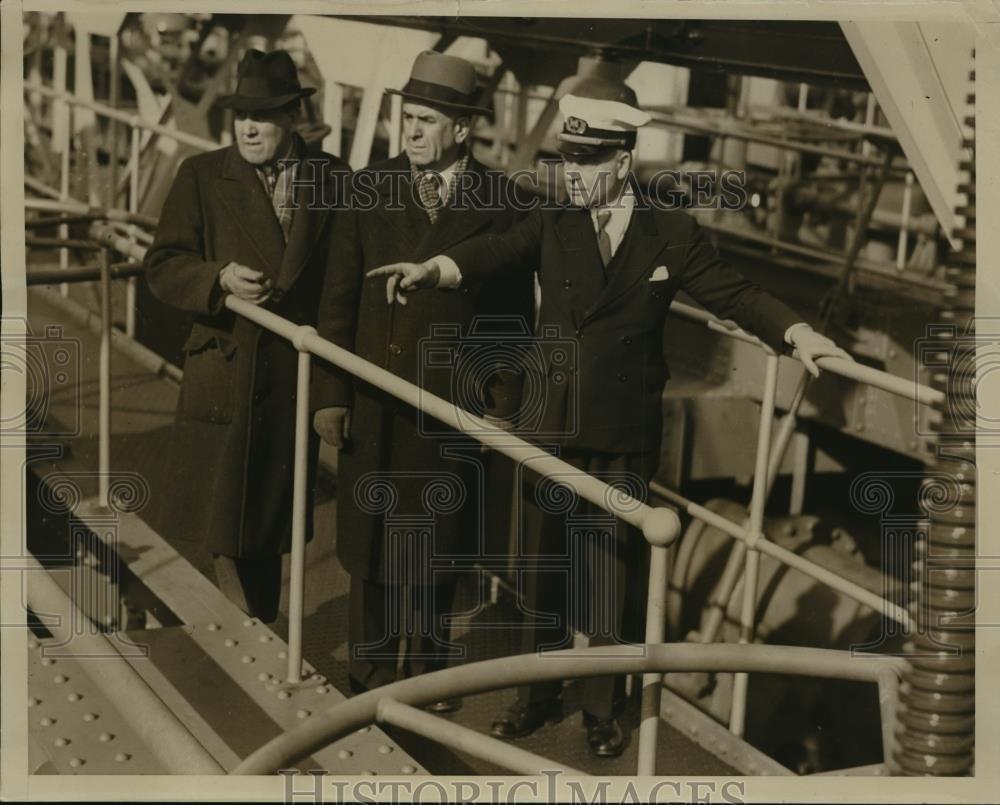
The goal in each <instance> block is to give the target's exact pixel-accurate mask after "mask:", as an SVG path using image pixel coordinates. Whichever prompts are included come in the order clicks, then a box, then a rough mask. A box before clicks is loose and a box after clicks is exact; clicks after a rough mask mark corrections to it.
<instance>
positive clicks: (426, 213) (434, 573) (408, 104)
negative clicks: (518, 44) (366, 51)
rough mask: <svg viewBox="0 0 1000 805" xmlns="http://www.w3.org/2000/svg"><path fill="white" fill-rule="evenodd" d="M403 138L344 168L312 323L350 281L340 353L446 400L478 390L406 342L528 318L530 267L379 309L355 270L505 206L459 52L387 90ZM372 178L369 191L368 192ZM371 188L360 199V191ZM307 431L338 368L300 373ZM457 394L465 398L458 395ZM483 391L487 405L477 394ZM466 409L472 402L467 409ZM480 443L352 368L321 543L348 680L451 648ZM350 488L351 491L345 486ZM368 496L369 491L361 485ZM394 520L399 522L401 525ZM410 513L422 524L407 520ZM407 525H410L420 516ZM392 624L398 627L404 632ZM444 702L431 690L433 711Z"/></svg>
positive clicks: (476, 537) (460, 231) (320, 427)
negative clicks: (345, 592) (329, 524)
mask: <svg viewBox="0 0 1000 805" xmlns="http://www.w3.org/2000/svg"><path fill="white" fill-rule="evenodd" d="M390 92H393V93H397V94H399V95H401V96H402V124H403V132H402V146H403V152H402V153H401V154H399V155H398V156H396V157H394V158H391V159H389V160H386V161H384V162H381V163H378V164H374V165H371V166H369V167H368V168H366V169H365V170H364V171H359V172H358V173H357V174H355V175H354V179H355V180H356V181H354V182H352V185H355V186H356V187H359V188H364V193H363V197H362V194H361V193H359V197H358V198H357V199H355V200H356V201H357V203H356V204H353V203H352V204H349V205H348V207H350V209H349V210H348V211H346V212H345V213H343V214H340V213H338V219H337V221H336V223H335V226H334V236H333V248H334V250H335V256H334V261H333V263H332V265H331V271H330V274H329V276H328V286H327V288H325V289H324V292H323V298H322V301H321V303H320V316H319V327H318V329H319V333H320V335H322V336H327V335H328V334H329V333H330V328H331V326H334V327H335V326H336V323H337V322H339V321H341V320H342V319H343V318H344V316H345V315H346V314H345V313H344V310H343V308H344V306H345V304H347V300H348V298H349V295H348V294H344V293H343V292H342V291H341V289H342V287H343V286H344V284H345V283H347V282H349V281H353V282H355V283H356V286H357V288H358V294H359V296H360V305H359V307H358V315H357V330H356V335H355V340H354V350H355V352H356V353H357V354H358V355H359V356H360V357H362V358H364V359H365V360H368V361H370V362H372V363H373V364H375V365H376V366H379V367H381V368H383V369H386V370H388V371H389V372H392V373H393V374H395V375H397V376H398V377H400V378H402V379H404V380H407V381H409V382H411V383H414V384H417V385H420V386H421V387H422V388H424V389H426V390H427V391H429V392H431V393H432V394H435V395H437V396H440V397H443V398H445V399H447V400H458V399H459V398H462V400H463V404H464V403H465V402H467V398H468V397H469V396H473V397H476V398H477V400H478V398H479V396H480V392H483V389H471V392H472V394H471V395H467V394H465V393H464V392H465V391H468V390H466V389H457V388H456V387H455V385H454V383H455V382H456V377H455V374H454V372H453V371H451V370H449V369H448V368H447V367H440V366H429V365H425V364H422V362H421V344H422V342H423V343H427V341H428V340H433V341H435V342H436V343H437V346H439V347H441V348H443V349H444V350H448V349H454V348H457V346H458V345H460V344H461V343H462V342H463V339H465V338H466V337H467V336H468V334H469V332H470V328H471V326H472V323H473V320H474V318H475V317H477V316H481V315H484V314H492V315H495V316H502V315H505V316H513V317H514V319H515V320H516V319H517V318H518V317H522V319H521V321H522V327H523V326H525V325H524V324H523V322H525V321H530V318H529V317H530V315H531V304H532V283H531V276H530V274H528V275H525V276H522V277H514V278H510V279H508V278H501V279H500V280H498V281H496V282H487V283H483V284H482V285H479V286H477V287H474V288H468V289H463V290H461V291H459V292H458V293H453V292H451V291H440V292H434V293H431V294H429V298H428V299H427V300H426V302H427V304H425V305H420V306H412V307H410V308H396V309H389V308H388V307H387V306H386V305H385V304H384V301H383V300H384V291H383V287H382V283H381V282H379V281H375V280H365V276H364V275H365V272H366V271H367V270H369V269H372V268H375V267H376V266H380V265H384V264H385V263H387V262H394V261H398V260H424V259H426V258H428V257H430V256H432V255H435V254H438V253H439V252H441V251H442V250H444V249H448V248H450V247H452V246H455V245H456V244H459V243H462V242H463V241H465V240H467V239H468V238H470V237H471V236H473V235H476V234H479V233H483V232H494V233H497V232H503V231H504V230H505V229H507V228H508V227H509V226H511V225H512V224H513V223H514V222H515V214H514V213H513V212H512V211H511V210H510V209H508V208H506V207H505V206H503V204H500V203H498V201H500V200H502V199H504V198H505V197H506V196H505V192H504V183H506V179H505V177H504V176H503V175H502V174H499V173H496V172H490V171H487V170H486V168H485V167H484V166H483V165H482V164H481V163H480V162H479V161H477V160H476V159H475V158H474V157H473V156H472V154H471V152H470V147H469V137H470V134H471V130H472V120H473V117H474V116H475V115H478V114H488V113H489V110H488V109H485V108H481V107H480V106H478V105H477V103H476V73H475V68H474V67H473V65H472V64H471V63H470V62H468V61H466V60H464V59H461V58H458V57H455V56H449V55H446V54H441V53H436V52H434V51H425V52H423V53H420V54H419V55H418V56H417V57H416V60H415V61H414V64H413V67H412V70H411V75H410V78H409V81H408V82H407V84H406V85H405V86H404V88H403V89H402V90H390ZM369 189H373V193H370V192H368V191H369ZM372 198H374V199H375V203H374V204H372V203H371V199H372ZM314 389H315V394H314V404H315V405H316V406H317V407H320V408H321V410H319V411H318V412H317V413H316V415H315V418H314V423H315V427H316V430H317V431H318V432H319V433H320V434H321V435H322V437H323V438H324V439H326V440H327V441H329V442H331V443H336V441H337V440H338V438H340V436H341V430H340V427H341V425H340V421H339V420H338V416H337V410H336V409H335V408H334V409H332V410H331V409H329V408H327V407H326V405H327V404H330V403H338V402H339V401H340V397H339V393H340V392H339V383H336V382H334V385H333V389H332V393H331V392H330V390H329V387H328V374H327V372H326V371H325V370H324V368H323V367H321V366H318V367H317V369H316V372H315V377H314ZM490 391H491V395H490V399H488V400H487V399H482V400H481V403H482V407H483V409H484V410H486V409H488V410H494V407H495V406H497V405H499V404H501V402H502V399H503V398H504V397H505V395H506V396H507V397H509V396H510V395H509V393H508V392H506V391H505V389H504V387H503V385H502V383H501V384H498V385H496V386H495V387H493V388H492V389H491V390H490ZM473 404H478V403H477V402H474V403H473ZM491 406H492V407H491ZM481 412H482V411H477V413H481ZM483 470H484V456H483V455H482V453H481V451H480V449H479V447H478V444H477V443H475V442H473V441H472V440H471V439H469V438H468V437H464V436H463V435H462V434H460V433H458V432H456V431H454V430H452V429H450V428H447V427H444V426H439V427H437V426H436V423H434V422H433V421H430V420H429V419H428V418H424V417H422V416H421V415H420V414H419V413H418V412H416V411H415V410H414V409H413V407H412V406H410V405H408V404H407V403H404V402H401V401H400V400H398V399H396V398H395V397H393V396H391V395H389V394H387V393H384V392H382V391H380V390H379V389H376V388H374V387H373V386H370V385H367V384H365V383H362V382H357V383H356V385H355V397H354V403H353V407H352V422H351V430H350V440H349V447H348V448H346V449H342V450H341V452H340V455H339V465H338V506H337V555H338V557H339V559H340V561H341V563H342V565H343V566H344V568H345V569H346V570H347V571H348V572H349V573H350V576H351V582H350V603H349V606H350V613H351V615H350V621H349V636H348V642H349V649H350V659H349V662H350V667H349V675H350V684H351V687H352V689H353V690H354V691H356V692H360V691H365V690H368V689H371V688H374V687H377V686H380V685H384V684H387V683H390V682H393V681H395V679H396V673H397V671H396V669H397V660H398V659H399V658H400V656H401V655H402V657H403V658H404V663H403V672H404V674H405V675H407V676H412V675H416V674H419V673H423V672H425V671H431V670H436V669H439V668H442V667H444V666H445V665H446V664H447V661H448V659H449V657H451V658H455V657H456V651H457V649H458V647H457V646H454V647H450V646H448V645H447V640H448V629H447V628H446V623H445V617H446V616H447V615H448V614H449V613H450V612H451V610H452V605H453V598H454V595H455V586H456V581H457V573H456V572H449V567H450V566H451V559H450V558H449V557H455V556H456V555H459V554H461V553H463V552H476V551H478V550H479V542H480V530H481V529H480V527H479V517H478V516H477V515H478V514H479V512H480V507H481V496H480V488H481V485H482V483H483ZM352 497H353V499H352ZM376 498H377V499H378V500H376ZM404 522H409V523H410V526H409V528H407V529H403V527H402V525H399V524H401V523H404ZM421 523H424V524H426V528H424V527H423V526H421ZM422 529H423V530H422ZM404 638H405V639H404ZM457 704H458V703H457V702H443V703H440V706H438V707H435V708H434V709H436V710H447V709H451V708H452V707H454V706H456V705H457Z"/></svg>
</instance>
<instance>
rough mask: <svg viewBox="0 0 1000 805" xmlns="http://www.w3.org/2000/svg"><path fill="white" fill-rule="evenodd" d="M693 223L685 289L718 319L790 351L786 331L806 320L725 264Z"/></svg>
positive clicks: (777, 348)
mask: <svg viewBox="0 0 1000 805" xmlns="http://www.w3.org/2000/svg"><path fill="white" fill-rule="evenodd" d="M689 221H690V226H691V234H690V238H689V240H688V249H687V253H686V257H685V263H684V273H683V275H682V282H681V284H682V285H683V287H684V290H685V291H686V292H687V293H688V294H690V295H691V297H692V298H693V299H694V300H695V301H696V302H698V303H699V304H701V305H704V306H705V307H706V308H707V309H708V310H710V311H711V312H712V313H714V314H715V315H716V316H718V317H719V318H721V319H732V320H733V321H735V322H736V323H737V324H738V325H739V326H740V327H742V328H743V329H744V330H746V331H747V332H749V333H752V334H753V335H755V336H757V337H758V338H760V340H761V341H763V342H764V343H765V344H767V345H768V346H770V347H771V348H772V349H774V350H775V351H776V352H778V353H779V354H780V353H782V352H784V351H786V350H787V349H788V345H787V344H786V343H785V331H786V330H787V329H788V328H789V327H791V326H792V325H793V324H796V323H797V322H800V321H803V318H802V317H801V316H799V315H797V314H796V313H795V312H794V311H793V310H792V309H791V308H789V307H788V306H787V305H785V304H784V303H783V302H780V301H779V300H777V299H775V298H774V297H773V296H771V294H769V293H768V292H767V291H765V290H764V289H763V288H761V287H760V286H759V285H755V284H754V283H752V282H749V281H748V280H747V279H746V278H745V277H744V276H743V275H742V274H740V272H739V271H737V270H736V269H735V268H733V267H732V266H730V265H728V264H727V263H726V262H725V261H723V259H722V258H721V257H720V256H719V252H718V250H717V249H716V248H715V246H714V245H713V244H712V242H711V241H710V239H709V237H708V235H707V234H706V232H705V230H704V229H703V228H702V227H700V226H699V225H698V223H697V222H696V221H695V220H694V219H693V218H689Z"/></svg>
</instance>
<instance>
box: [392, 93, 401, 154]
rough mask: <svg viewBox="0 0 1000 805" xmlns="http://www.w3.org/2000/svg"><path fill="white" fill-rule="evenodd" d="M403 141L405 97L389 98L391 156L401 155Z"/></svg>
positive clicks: (393, 96) (395, 96)
mask: <svg viewBox="0 0 1000 805" xmlns="http://www.w3.org/2000/svg"><path fill="white" fill-rule="evenodd" d="M402 139H403V97H402V96H401V95H390V96H389V156H390V157H394V156H397V155H398V154H399V150H400V148H401V147H402V145H401V143H402Z"/></svg>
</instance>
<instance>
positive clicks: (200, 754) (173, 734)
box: [22, 556, 224, 774]
mask: <svg viewBox="0 0 1000 805" xmlns="http://www.w3.org/2000/svg"><path fill="white" fill-rule="evenodd" d="M22 561H24V562H26V563H27V565H28V568H27V569H28V570H29V572H30V571H36V572H30V579H29V582H28V584H27V596H28V606H29V607H30V608H31V609H32V610H33V611H34V612H35V613H36V614H38V615H42V614H50V613H51V614H55V615H57V617H56V618H48V619H47V620H46V622H45V628H46V629H48V630H49V632H51V633H52V635H53V637H54V638H55V640H56V644H57V645H58V647H59V648H60V650H62V651H65V652H67V653H68V654H69V655H70V656H72V657H75V658H76V659H77V660H78V661H79V663H80V667H81V668H82V669H83V671H84V673H86V674H87V676H89V677H90V678H91V680H92V681H93V682H94V684H95V685H96V686H97V687H98V689H99V690H100V691H101V692H102V693H103V694H104V695H105V696H106V697H107V698H108V700H109V701H112V702H116V703H117V704H118V705H119V706H120V710H119V712H120V714H121V716H122V718H123V719H124V720H125V722H126V723H127V724H128V725H129V727H131V728H132V729H133V730H134V731H135V733H136V735H137V736H138V737H139V739H140V740H141V741H142V742H143V745H144V746H145V747H146V748H147V749H149V751H150V752H151V753H152V754H153V755H154V756H155V757H156V758H157V760H159V761H160V762H161V763H162V764H163V766H164V768H165V769H166V770H167V771H168V772H169V773H171V774H223V773H224V771H223V769H222V767H221V766H220V765H219V764H218V762H216V760H215V759H214V758H213V757H212V756H211V755H210V754H209V753H208V752H207V751H206V750H205V748H204V747H203V746H202V745H201V744H200V743H198V740H197V738H195V737H194V736H193V735H192V734H191V733H190V732H189V731H188V729H187V728H186V727H185V726H184V724H183V723H182V722H181V721H180V720H179V719H178V718H177V716H175V715H174V714H173V713H172V712H171V711H170V709H169V708H168V707H167V706H166V705H165V704H164V703H163V701H162V700H161V699H160V698H159V697H158V696H157V695H156V694H155V693H154V692H153V690H152V689H151V688H150V687H149V685H147V684H146V682H145V681H144V680H143V679H142V677H141V676H139V674H138V673H136V671H135V670H134V669H133V668H132V667H131V666H130V665H129V663H128V662H127V661H126V660H125V658H124V657H122V655H121V654H120V653H119V652H118V649H117V647H116V646H115V644H114V642H113V641H112V640H109V639H108V638H107V637H106V636H105V635H104V634H101V633H95V632H91V631H90V630H88V629H82V630H74V629H73V628H72V626H71V624H73V623H89V621H88V619H87V618H86V617H85V616H84V615H83V613H82V612H80V610H79V609H78V608H77V606H76V604H74V603H73V601H72V600H71V599H70V598H69V597H68V596H67V595H66V593H65V592H64V591H63V589H62V588H61V587H60V586H59V585H58V584H57V583H56V582H55V581H54V580H53V579H52V577H51V576H50V575H49V574H48V572H47V571H46V570H45V568H44V567H42V565H41V564H39V562H38V560H37V559H35V558H34V557H33V556H25V557H23V559H22Z"/></svg>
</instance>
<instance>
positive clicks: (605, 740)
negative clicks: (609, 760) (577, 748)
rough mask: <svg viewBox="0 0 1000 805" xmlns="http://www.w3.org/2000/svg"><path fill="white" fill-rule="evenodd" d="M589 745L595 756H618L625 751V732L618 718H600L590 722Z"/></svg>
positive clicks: (588, 729)
mask: <svg viewBox="0 0 1000 805" xmlns="http://www.w3.org/2000/svg"><path fill="white" fill-rule="evenodd" d="M587 746H588V748H589V749H590V754H592V755H593V756H594V757H618V756H619V755H620V754H621V753H622V752H623V751H625V734H624V733H623V732H622V728H621V727H620V726H619V725H618V719H617V718H599V719H594V720H593V721H592V722H591V723H590V724H588V726H587Z"/></svg>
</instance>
